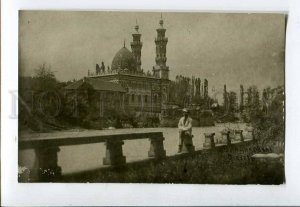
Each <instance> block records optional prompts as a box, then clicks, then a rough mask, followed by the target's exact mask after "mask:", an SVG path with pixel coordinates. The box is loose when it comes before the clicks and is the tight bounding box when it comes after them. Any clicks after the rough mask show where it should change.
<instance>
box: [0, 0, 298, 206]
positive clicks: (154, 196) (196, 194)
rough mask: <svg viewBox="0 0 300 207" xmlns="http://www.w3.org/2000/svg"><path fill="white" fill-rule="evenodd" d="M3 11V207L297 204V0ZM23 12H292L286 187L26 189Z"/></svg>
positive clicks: (19, 2)
mask: <svg viewBox="0 0 300 207" xmlns="http://www.w3.org/2000/svg"><path fill="white" fill-rule="evenodd" d="M1 9H2V12H1V20H2V22H1V50H2V52H1V158H2V160H1V201H2V205H4V206H45V205H47V206H65V205H76V206H86V205H89V206H94V205H97V206H98V205H177V206H178V205H179V206H180V205H297V204H298V205H300V176H299V172H300V159H299V158H300V150H299V146H300V130H299V129H297V126H299V123H300V113H299V102H300V93H299V92H298V90H297V89H299V88H300V83H299V81H298V79H299V77H300V72H299V69H300V63H299V60H300V47H299V46H300V1H297V0H292V1H287V0H273V1H270V0H243V1H238V0H218V1H213V0H148V1H139V0H110V1H96V0H73V1H66V0H40V1H33V0H6V1H2V8H1ZM19 10H73V11H74V10H78V11H79V10H85V11H87V10H90V11H98V10H119V11H182V12H183V11H184V12H246V13H255V12H264V13H265V12H267V13H286V14H287V13H288V14H289V17H288V25H287V35H286V38H287V39H286V40H287V41H286V68H285V78H286V80H285V84H286V85H285V87H286V153H285V169H286V184H284V185H280V186H263V185H244V186H241V185H183V184H178V185H177V184H176V185H175V184H56V183H55V184H54V183H48V184H33V183H31V184H23V183H18V181H17V171H18V166H17V158H18V151H17V143H18V122H17V119H13V118H11V117H10V115H11V110H12V106H11V105H12V100H11V98H12V97H11V92H12V91H16V90H17V89H18V11H19Z"/></svg>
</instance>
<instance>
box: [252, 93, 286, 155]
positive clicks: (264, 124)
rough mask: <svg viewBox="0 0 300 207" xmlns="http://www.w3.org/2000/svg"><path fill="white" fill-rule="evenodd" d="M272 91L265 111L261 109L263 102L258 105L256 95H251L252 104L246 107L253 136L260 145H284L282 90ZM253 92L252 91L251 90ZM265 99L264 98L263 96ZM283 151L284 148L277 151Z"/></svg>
mask: <svg viewBox="0 0 300 207" xmlns="http://www.w3.org/2000/svg"><path fill="white" fill-rule="evenodd" d="M269 91H272V93H273V94H272V96H269V97H270V100H266V99H263V100H264V101H268V105H267V109H266V108H264V107H262V105H264V104H265V103H264V102H260V103H258V101H257V99H258V95H255V93H254V95H253V94H252V101H253V102H254V104H253V105H252V106H251V107H248V114H249V119H250V122H251V125H252V126H253V127H254V130H255V136H256V137H257V138H258V139H259V140H260V141H261V143H262V144H264V145H266V144H268V145H274V143H275V142H281V143H284V88H283V87H277V88H274V89H273V90H269ZM252 92H253V90H252ZM265 98H266V96H265ZM278 151H279V152H283V151H284V146H282V147H281V149H278Z"/></svg>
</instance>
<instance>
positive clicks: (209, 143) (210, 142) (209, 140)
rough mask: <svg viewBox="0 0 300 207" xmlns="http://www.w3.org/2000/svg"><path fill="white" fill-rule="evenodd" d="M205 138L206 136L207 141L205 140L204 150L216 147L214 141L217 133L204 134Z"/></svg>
mask: <svg viewBox="0 0 300 207" xmlns="http://www.w3.org/2000/svg"><path fill="white" fill-rule="evenodd" d="M204 136H205V140H204V144H203V148H204V149H211V148H214V147H215V140H214V136H215V133H204Z"/></svg>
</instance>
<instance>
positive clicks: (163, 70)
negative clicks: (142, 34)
mask: <svg viewBox="0 0 300 207" xmlns="http://www.w3.org/2000/svg"><path fill="white" fill-rule="evenodd" d="M159 24H160V27H159V28H157V29H156V31H157V37H156V38H155V44H156V58H155V62H156V65H155V66H153V75H154V76H156V77H158V78H161V79H167V80H168V79H169V67H168V66H166V62H167V57H166V52H167V50H166V46H167V43H168V38H167V37H165V33H166V29H165V28H164V21H163V19H162V16H161V19H160V21H159Z"/></svg>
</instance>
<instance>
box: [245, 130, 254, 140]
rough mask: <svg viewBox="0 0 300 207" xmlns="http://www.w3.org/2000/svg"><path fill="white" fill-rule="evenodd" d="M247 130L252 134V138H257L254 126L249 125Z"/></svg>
mask: <svg viewBox="0 0 300 207" xmlns="http://www.w3.org/2000/svg"><path fill="white" fill-rule="evenodd" d="M247 131H248V133H250V134H251V136H252V140H255V139H256V138H255V135H254V129H253V127H248V128H247Z"/></svg>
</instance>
